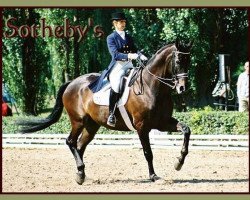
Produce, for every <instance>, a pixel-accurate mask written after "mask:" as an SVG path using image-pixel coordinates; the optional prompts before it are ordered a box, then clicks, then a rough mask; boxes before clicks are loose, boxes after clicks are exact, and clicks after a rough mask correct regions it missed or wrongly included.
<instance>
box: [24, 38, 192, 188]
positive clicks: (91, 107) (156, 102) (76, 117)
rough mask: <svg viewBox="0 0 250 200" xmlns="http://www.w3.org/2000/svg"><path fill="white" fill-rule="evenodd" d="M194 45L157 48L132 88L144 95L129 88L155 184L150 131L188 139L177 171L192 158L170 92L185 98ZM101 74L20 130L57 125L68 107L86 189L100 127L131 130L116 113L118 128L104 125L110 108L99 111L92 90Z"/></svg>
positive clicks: (79, 83)
mask: <svg viewBox="0 0 250 200" xmlns="http://www.w3.org/2000/svg"><path fill="white" fill-rule="evenodd" d="M191 46H192V44H191V43H189V44H182V43H179V42H175V43H174V44H168V45H166V46H164V47H162V48H161V49H159V50H158V51H157V52H156V53H155V54H154V55H153V56H152V58H151V59H150V60H149V61H148V63H147V65H146V67H145V68H144V69H143V70H142V72H141V77H138V78H137V79H136V81H135V83H134V85H133V86H132V87H134V89H135V88H140V87H141V85H140V84H143V87H144V92H143V93H142V94H136V93H135V92H134V90H133V89H132V87H131V88H130V94H129V99H128V101H127V103H126V105H125V108H126V110H127V112H128V115H129V118H130V120H131V122H132V124H133V126H134V128H135V129H136V130H137V133H138V136H139V139H140V141H141V144H142V147H143V152H144V155H145V158H146V160H147V162H148V169H149V178H150V180H152V181H155V180H157V179H159V177H158V176H157V175H156V173H155V171H154V167H153V154H152V150H151V147H150V141H149V132H150V130H151V129H158V130H160V131H172V132H176V131H180V132H182V133H183V134H184V143H183V147H182V149H181V155H180V157H178V158H177V161H176V163H175V169H176V170H180V169H181V167H182V165H183V163H184V160H185V157H186V155H187V154H188V144H189V137H190V133H191V131H190V129H189V127H188V126H187V125H185V124H183V123H181V122H179V121H178V120H176V119H174V118H173V117H172V113H173V102H172V99H171V92H172V90H173V89H176V90H177V92H178V93H182V92H184V91H185V89H186V83H187V71H188V67H189V64H190V49H191ZM99 75H100V74H96V73H91V74H86V75H83V76H81V77H78V78H76V79H75V80H73V81H71V82H68V83H65V84H64V85H62V86H61V88H60V89H59V91H58V95H57V99H56V104H55V106H54V108H53V111H52V113H51V114H50V115H49V116H48V117H47V118H45V119H42V120H34V121H28V122H27V121H26V122H24V121H23V122H21V123H20V125H23V126H24V127H23V129H22V132H24V133H28V132H35V131H38V130H42V129H45V128H47V127H49V126H50V125H52V124H53V123H56V122H57V121H58V120H59V118H60V117H61V114H62V111H63V107H65V109H66V111H67V113H68V115H69V119H70V122H71V126H72V130H71V132H70V135H69V137H68V138H67V140H66V143H67V145H68V146H69V148H70V150H71V152H72V154H73V156H74V158H75V161H76V165H77V170H78V172H77V178H76V181H77V183H78V184H82V183H83V182H84V179H85V171H84V168H85V165H84V162H83V154H84V151H85V149H86V147H87V145H88V144H89V143H90V142H91V141H92V140H93V138H94V136H95V134H96V132H97V131H98V129H99V127H100V126H105V127H107V128H109V129H115V130H120V131H129V129H128V128H127V126H126V125H125V123H124V121H123V119H122V117H121V115H120V113H119V111H118V109H117V111H116V113H115V115H116V116H117V124H116V126H115V127H114V128H112V127H109V126H108V125H107V124H106V122H107V118H108V114H109V111H108V106H98V105H96V104H95V103H94V102H93V93H92V91H91V90H90V89H89V88H88V85H89V84H90V83H91V82H92V81H94V80H95V79H96V78H97V77H98V76H99ZM140 80H141V81H142V83H141V81H140Z"/></svg>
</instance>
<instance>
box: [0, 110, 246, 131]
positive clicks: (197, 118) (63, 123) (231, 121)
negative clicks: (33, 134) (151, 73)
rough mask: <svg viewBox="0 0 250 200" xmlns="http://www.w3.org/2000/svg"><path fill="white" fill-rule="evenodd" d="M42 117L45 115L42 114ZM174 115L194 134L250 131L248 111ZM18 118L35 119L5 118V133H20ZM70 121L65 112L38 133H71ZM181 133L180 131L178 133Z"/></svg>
mask: <svg viewBox="0 0 250 200" xmlns="http://www.w3.org/2000/svg"><path fill="white" fill-rule="evenodd" d="M41 117H45V115H42V116H41ZM174 117H175V118H176V119H178V120H179V121H181V122H183V123H185V124H187V125H188V126H189V127H190V129H191V132H192V134H199V135H201V134H206V135H213V134H232V135H234V134H235V135H246V134H248V132H249V120H248V113H240V112H232V111H230V112H222V111H220V112H218V111H211V108H209V107H207V108H206V109H205V110H202V111H199V110H195V111H191V112H182V113H180V112H175V113H174ZM18 119H27V120H28V119H33V118H32V117H24V116H14V117H4V118H3V124H2V125H3V133H18V127H17V125H16V124H15V122H16V120H18ZM70 128H71V126H70V122H69V119H68V116H67V115H66V114H65V113H64V114H63V115H62V117H61V119H60V120H59V122H58V123H56V124H53V125H52V126H51V127H49V128H47V129H44V130H42V131H39V132H38V133H47V134H56V133H65V134H69V133H70ZM98 133H99V134H107V133H108V134H131V133H132V132H124V131H114V130H107V129H106V128H104V127H101V128H100V129H99V131H98ZM178 134H179V133H178Z"/></svg>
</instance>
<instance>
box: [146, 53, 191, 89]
mask: <svg viewBox="0 0 250 200" xmlns="http://www.w3.org/2000/svg"><path fill="white" fill-rule="evenodd" d="M172 53H173V55H176V54H190V53H185V52H181V51H173V52H172ZM142 64H143V63H142ZM143 65H144V64H143ZM172 66H173V68H175V62H174V59H172ZM143 68H145V65H144V66H143ZM146 70H147V72H148V73H149V74H150V75H151V76H153V77H154V78H155V79H157V80H158V81H160V82H161V83H163V84H165V85H167V86H169V87H170V88H171V89H174V88H175V87H176V85H177V83H178V79H180V78H187V77H188V73H181V74H176V75H175V74H173V75H172V78H162V77H160V76H157V75H155V74H153V73H152V72H150V71H149V68H148V67H146ZM172 71H173V70H172ZM169 82H170V83H169Z"/></svg>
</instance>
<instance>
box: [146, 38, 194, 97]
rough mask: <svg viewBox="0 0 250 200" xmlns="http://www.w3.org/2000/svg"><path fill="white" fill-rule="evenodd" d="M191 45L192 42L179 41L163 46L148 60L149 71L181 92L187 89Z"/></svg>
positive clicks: (160, 80)
mask: <svg viewBox="0 0 250 200" xmlns="http://www.w3.org/2000/svg"><path fill="white" fill-rule="evenodd" d="M191 47H192V42H190V43H188V44H185V43H181V42H178V41H177V42H175V43H174V44H168V45H166V46H164V47H162V48H161V49H159V50H158V51H157V52H156V54H154V56H153V57H152V58H151V59H150V60H149V61H148V64H147V67H146V69H147V72H148V73H149V74H150V75H151V76H153V77H154V78H155V79H157V80H158V81H159V82H161V83H163V84H165V85H167V86H169V87H170V88H172V89H174V88H175V89H176V90H177V92H178V93H179V94H181V93H182V92H184V91H185V90H186V84H187V77H188V73H187V72H188V67H189V64H190V50H191Z"/></svg>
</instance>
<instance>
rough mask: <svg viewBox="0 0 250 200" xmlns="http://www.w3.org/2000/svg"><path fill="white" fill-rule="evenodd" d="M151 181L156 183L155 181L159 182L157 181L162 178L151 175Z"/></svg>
mask: <svg viewBox="0 0 250 200" xmlns="http://www.w3.org/2000/svg"><path fill="white" fill-rule="evenodd" d="M149 178H150V180H151V181H152V182H155V181H157V180H160V179H161V178H160V177H159V176H157V175H156V174H152V175H150V177H149Z"/></svg>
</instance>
